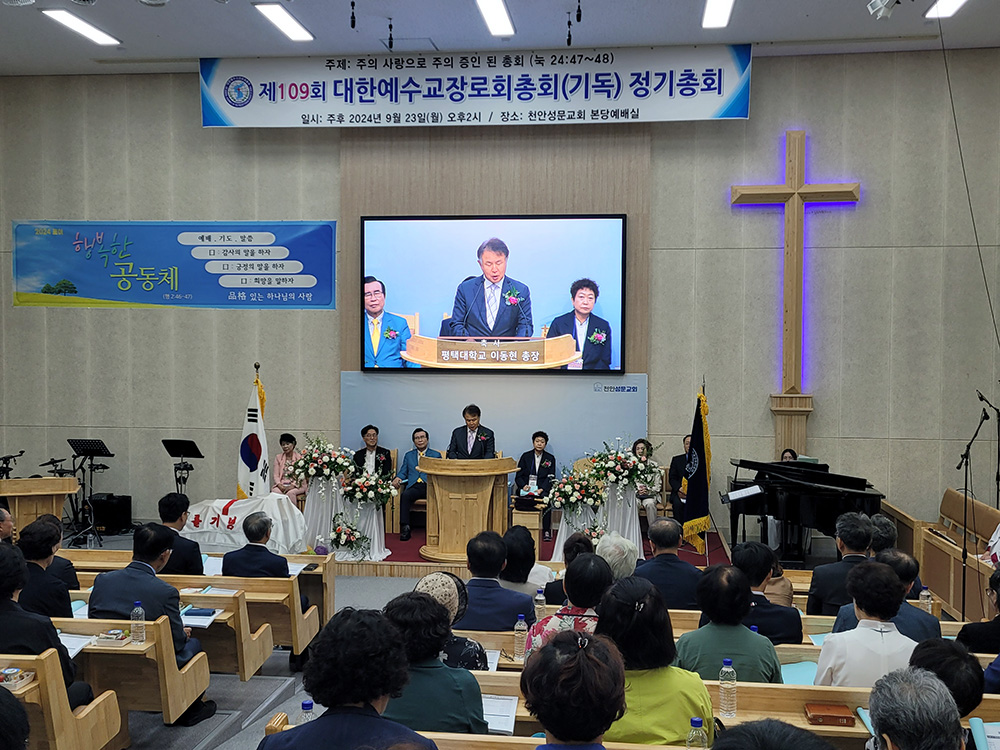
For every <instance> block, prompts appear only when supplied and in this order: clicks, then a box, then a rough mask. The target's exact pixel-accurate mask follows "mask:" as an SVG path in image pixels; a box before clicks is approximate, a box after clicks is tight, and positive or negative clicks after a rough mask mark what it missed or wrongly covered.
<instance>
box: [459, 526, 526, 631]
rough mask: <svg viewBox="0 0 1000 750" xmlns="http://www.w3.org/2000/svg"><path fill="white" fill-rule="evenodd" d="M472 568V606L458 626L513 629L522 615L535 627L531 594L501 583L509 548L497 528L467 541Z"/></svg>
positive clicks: (469, 564) (477, 628) (466, 547)
mask: <svg viewBox="0 0 1000 750" xmlns="http://www.w3.org/2000/svg"><path fill="white" fill-rule="evenodd" d="M465 555H466V557H467V558H468V561H469V562H468V567H469V572H470V573H472V579H471V580H470V581H469V582H468V584H467V588H468V591H469V607H468V609H466V611H465V616H463V617H462V618H461V619H460V620H459V621H458V622H456V623H455V624H454V626H455V628H457V629H458V630H513V629H514V624H515V623H516V622H517V616H518V615H524V621H525V622H526V623H528V627H531V626H532V625H533V624H534V623H535V603H534V602H533V601H532V599H531V597H530V596H528V595H527V594H522V593H521V592H520V591H511V590H510V589H505V588H502V587H501V586H500V580H499V576H500V571H501V570H503V566H504V560H505V559H506V556H507V550H506V548H505V547H504V544H503V539H502V538H501V537H500V535H499V534H498V533H496V532H495V531H481V532H479V533H478V534H476V535H475V536H474V537H472V539H470V540H469V543H468V544H467V545H465Z"/></svg>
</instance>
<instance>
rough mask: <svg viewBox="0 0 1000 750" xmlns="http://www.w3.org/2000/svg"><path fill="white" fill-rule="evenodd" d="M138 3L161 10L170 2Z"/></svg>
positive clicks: (143, 0)
mask: <svg viewBox="0 0 1000 750" xmlns="http://www.w3.org/2000/svg"><path fill="white" fill-rule="evenodd" d="M74 2H75V0H74ZM139 2H140V3H141V4H142V5H148V6H149V7H150V8H162V7H163V6H164V5H166V4H167V3H169V2H170V0H139Z"/></svg>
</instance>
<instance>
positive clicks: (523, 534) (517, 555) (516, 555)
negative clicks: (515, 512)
mask: <svg viewBox="0 0 1000 750" xmlns="http://www.w3.org/2000/svg"><path fill="white" fill-rule="evenodd" d="M503 546H504V548H505V549H506V551H507V558H506V560H507V562H506V564H505V565H504V566H503V570H501V571H500V585H501V586H503V587H504V588H505V589H510V590H511V591H520V592H521V593H523V594H527V595H528V596H530V597H534V596H535V594H537V593H538V589H543V590H544V589H545V586H546V584H549V583H552V581H553V580H555V577H556V574H555V573H553V572H552V568H550V567H548V566H547V565H542V564H540V563H537V562H535V539H534V537H533V536H531V532H530V531H528V529H527V527H525V526H511V527H510V528H509V529H507V531H505V532H504V535H503Z"/></svg>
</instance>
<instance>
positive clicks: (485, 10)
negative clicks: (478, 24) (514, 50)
mask: <svg viewBox="0 0 1000 750" xmlns="http://www.w3.org/2000/svg"><path fill="white" fill-rule="evenodd" d="M476 5H478V6H479V12H480V14H481V15H482V16H483V20H484V21H486V27H487V28H488V29H489V30H490V33H491V34H492V35H493V36H514V24H513V23H511V20H510V14H509V13H507V6H506V5H504V2H503V0H476Z"/></svg>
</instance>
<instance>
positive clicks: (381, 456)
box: [354, 445, 392, 479]
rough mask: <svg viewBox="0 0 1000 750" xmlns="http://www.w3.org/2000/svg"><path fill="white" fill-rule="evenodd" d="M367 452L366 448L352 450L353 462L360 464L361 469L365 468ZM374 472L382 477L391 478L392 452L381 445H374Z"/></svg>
mask: <svg viewBox="0 0 1000 750" xmlns="http://www.w3.org/2000/svg"><path fill="white" fill-rule="evenodd" d="M367 452H368V449H367V448H362V449H361V450H359V451H355V452H354V463H355V464H357V465H358V466H360V467H361V470H362V471H364V468H365V454H366V453H367ZM375 473H376V474H378V475H379V476H380V477H383V478H384V479H392V454H391V453H390V452H389V449H388V448H383V447H382V446H381V445H376V446H375Z"/></svg>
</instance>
